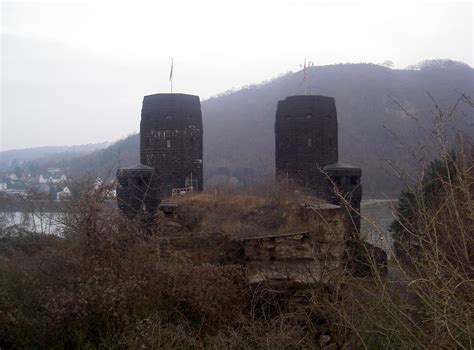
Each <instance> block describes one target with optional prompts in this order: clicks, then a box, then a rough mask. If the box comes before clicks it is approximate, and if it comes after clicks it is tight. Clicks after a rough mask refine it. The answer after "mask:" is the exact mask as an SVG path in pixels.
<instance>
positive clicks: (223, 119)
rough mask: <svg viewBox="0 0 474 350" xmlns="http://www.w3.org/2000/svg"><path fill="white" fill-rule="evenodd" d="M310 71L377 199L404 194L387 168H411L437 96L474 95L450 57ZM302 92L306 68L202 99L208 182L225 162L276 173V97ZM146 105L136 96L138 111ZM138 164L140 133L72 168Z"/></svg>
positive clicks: (451, 100) (467, 122)
mask: <svg viewBox="0 0 474 350" xmlns="http://www.w3.org/2000/svg"><path fill="white" fill-rule="evenodd" d="M306 74H307V91H308V94H318V95H326V96H332V97H334V98H335V99H336V107H337V113H338V121H339V160H340V161H341V162H343V163H350V164H354V165H358V166H361V167H362V171H363V177H362V179H363V187H364V193H365V194H366V196H370V197H385V196H389V197H390V196H394V195H396V194H397V193H398V191H399V189H400V188H401V186H400V183H399V181H398V180H397V179H395V178H394V177H392V176H391V175H390V174H389V173H388V172H387V171H389V169H390V167H389V166H388V165H387V161H390V162H396V163H397V164H398V165H399V166H401V167H402V168H404V169H405V170H409V169H410V167H411V165H412V162H413V159H412V158H411V156H410V152H408V151H409V148H410V149H412V150H413V149H415V150H416V148H417V147H419V146H420V145H421V140H422V139H423V135H424V132H423V130H422V128H421V127H420V125H422V126H430V125H432V124H433V122H434V116H433V113H432V111H433V110H434V104H433V101H432V98H433V99H434V100H435V101H436V103H437V104H439V106H441V107H442V108H448V107H451V106H453V105H454V104H455V103H456V101H457V99H458V98H459V97H460V95H461V94H466V95H468V96H474V70H473V69H472V68H470V67H469V66H467V65H464V64H461V63H457V62H453V61H448V60H436V61H425V62H423V63H422V64H420V65H418V66H413V67H411V68H410V69H406V70H392V69H389V68H386V67H382V66H378V65H374V64H338V65H329V66H318V67H309V68H307V72H306ZM303 91H304V85H303V71H299V72H296V73H287V74H284V75H282V76H280V77H278V78H275V79H272V80H269V81H266V82H263V83H260V84H257V85H252V86H246V87H243V88H242V89H239V90H232V91H228V92H226V93H223V94H221V95H218V96H215V97H213V98H210V99H208V100H205V101H202V114H203V120H204V172H205V181H206V182H209V181H212V180H213V176H215V174H216V171H217V169H218V168H220V167H228V168H229V169H230V171H231V173H232V172H235V171H237V170H238V169H239V168H243V167H250V168H254V170H255V172H256V174H257V175H258V176H259V177H260V178H267V179H272V178H273V176H274V148H275V147H274V142H275V138H274V121H275V112H276V107H277V102H278V101H279V100H281V99H284V98H285V97H287V96H290V95H301V94H303ZM157 92H158V91H157ZM400 106H403V108H405V110H406V111H407V112H409V113H412V114H413V116H415V117H416V120H415V118H412V117H410V116H407V115H406V114H405V113H404V112H403V111H402V110H401V108H400ZM140 109H141V101H137V109H136V113H137V114H139V113H140ZM458 111H459V113H466V116H465V117H464V118H463V119H462V121H460V122H457V123H456V125H455V126H456V128H458V129H459V130H463V131H464V132H465V133H466V134H467V135H470V136H474V127H473V126H474V123H473V122H474V119H473V112H474V111H473V110H472V108H469V107H468V106H467V105H466V104H463V103H460V104H459V105H458ZM138 162H139V140H138V135H131V136H129V137H127V138H125V139H123V140H121V141H118V142H117V143H115V144H113V145H111V146H109V147H107V148H105V149H102V150H98V151H95V152H93V153H91V154H88V155H86V156H83V157H79V158H77V159H75V160H74V161H73V162H71V165H70V171H71V172H72V173H74V174H78V173H83V172H90V173H96V174H99V175H101V176H104V175H110V176H113V174H115V170H116V168H117V167H118V166H119V165H121V166H126V165H131V164H136V163H138Z"/></svg>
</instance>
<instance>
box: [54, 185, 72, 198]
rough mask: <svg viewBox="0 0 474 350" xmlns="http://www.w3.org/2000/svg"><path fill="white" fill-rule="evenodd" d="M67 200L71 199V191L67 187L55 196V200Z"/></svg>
mask: <svg viewBox="0 0 474 350" xmlns="http://www.w3.org/2000/svg"><path fill="white" fill-rule="evenodd" d="M69 198H71V190H70V189H69V187H67V186H66V187H64V188H63V190H62V191H59V192H58V193H57V194H56V199H57V200H67V199H69Z"/></svg>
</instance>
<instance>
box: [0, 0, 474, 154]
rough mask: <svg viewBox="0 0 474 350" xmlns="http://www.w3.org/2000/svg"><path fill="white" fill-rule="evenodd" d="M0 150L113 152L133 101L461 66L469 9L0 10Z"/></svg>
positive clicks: (33, 5) (79, 5) (293, 5)
mask: <svg viewBox="0 0 474 350" xmlns="http://www.w3.org/2000/svg"><path fill="white" fill-rule="evenodd" d="M1 19H2V22H1V44H2V47H1V68H2V74H1V80H2V86H1V88H2V89H1V98H2V100H1V124H0V128H1V135H0V137H1V139H0V150H6V149H13V148H26V147H36V146H46V145H72V144H84V143H96V142H102V141H113V140H116V139H119V138H121V137H124V136H126V135H128V134H130V133H132V132H136V131H138V128H139V120H140V109H141V102H142V98H143V95H148V94H152V93H157V92H168V91H169V88H170V87H169V82H168V76H169V70H170V60H171V57H173V58H174V91H175V92H183V93H190V94H196V95H199V96H200V97H201V100H204V99H206V98H208V97H210V96H212V95H215V94H218V93H220V92H223V91H225V90H228V89H230V88H232V87H239V86H242V85H246V84H251V83H258V82H260V81H262V80H266V79H269V78H271V77H274V76H277V75H279V74H281V73H285V72H287V71H290V70H291V71H297V70H299V69H300V68H299V67H300V65H301V64H302V63H303V60H304V58H305V57H306V58H307V60H309V61H314V63H315V65H326V64H333V63H347V62H351V63H355V62H373V63H380V62H383V61H384V60H391V61H393V62H394V64H395V67H396V68H404V67H406V66H408V65H410V64H414V63H417V62H419V61H421V60H424V59H432V58H449V59H453V60H457V61H462V62H465V63H467V64H469V65H471V66H473V34H472V33H473V5H472V2H470V1H469V2H440V1H438V2H416V1H413V0H410V1H400V0H396V1H390V2H389V1H376V2H371V1H360V2H358V1H357V2H356V1H351V2H349V1H344V2H340V1H303V0H301V1H300V0H288V1H278V0H271V1H258V0H252V1H247V0H233V1H225V0H220V1H211V0H193V1H176V0H168V1H160V0H155V1H138V0H133V1H132V0H130V1H110V2H109V1H100V0H90V1H57V2H44V1H34V2H24V1H2V17H1Z"/></svg>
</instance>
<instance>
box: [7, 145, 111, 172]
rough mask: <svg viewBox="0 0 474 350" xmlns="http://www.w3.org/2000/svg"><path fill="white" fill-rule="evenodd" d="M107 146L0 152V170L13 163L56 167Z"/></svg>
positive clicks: (59, 147) (47, 147) (54, 147)
mask: <svg viewBox="0 0 474 350" xmlns="http://www.w3.org/2000/svg"><path fill="white" fill-rule="evenodd" d="M107 146H108V143H107V142H101V143H91V144H85V145H74V146H45V147H32V148H24V149H13V150H8V151H2V152H0V170H4V169H7V168H9V167H11V166H12V165H14V164H15V162H16V163H21V162H29V161H33V160H34V161H37V162H39V163H51V164H54V165H58V161H59V159H61V160H64V161H69V160H70V159H72V158H76V157H79V156H83V155H86V154H88V153H91V152H93V151H96V150H99V149H102V148H104V147H107ZM12 163H13V164H12Z"/></svg>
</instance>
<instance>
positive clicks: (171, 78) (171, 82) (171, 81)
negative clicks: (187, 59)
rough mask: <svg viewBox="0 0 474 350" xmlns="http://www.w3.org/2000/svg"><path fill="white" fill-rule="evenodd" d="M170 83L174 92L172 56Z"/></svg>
mask: <svg viewBox="0 0 474 350" xmlns="http://www.w3.org/2000/svg"><path fill="white" fill-rule="evenodd" d="M170 85H171V93H173V58H171V70H170Z"/></svg>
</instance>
